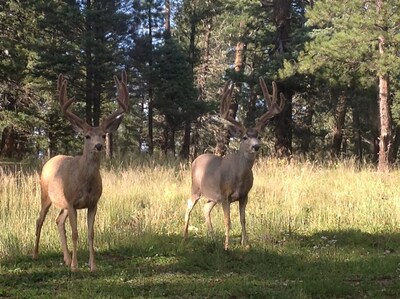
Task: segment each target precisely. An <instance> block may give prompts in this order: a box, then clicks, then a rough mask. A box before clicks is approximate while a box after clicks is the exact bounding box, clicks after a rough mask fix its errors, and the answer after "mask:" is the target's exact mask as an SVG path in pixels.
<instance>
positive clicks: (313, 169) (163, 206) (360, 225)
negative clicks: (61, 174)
mask: <svg viewBox="0 0 400 299" xmlns="http://www.w3.org/2000/svg"><path fill="white" fill-rule="evenodd" d="M254 176H255V181H254V187H253V189H252V190H251V192H250V194H249V203H248V207H247V213H246V214H247V226H248V231H249V236H250V242H251V243H253V245H258V246H269V244H271V243H272V242H273V241H274V239H276V238H279V236H281V235H284V234H287V233H298V234H306V235H307V234H313V233H315V232H320V231H340V230H348V229H356V230H361V231H364V232H368V233H374V232H397V233H398V232H399V225H398V224H399V223H400V190H399V188H398V186H399V185H400V173H399V171H397V170H396V171H393V172H391V173H388V174H381V173H377V172H376V171H375V170H373V169H371V168H368V167H363V168H361V169H360V168H359V167H358V166H357V165H356V164H355V163H353V162H351V161H347V162H344V163H339V164H331V165H316V164H312V163H295V162H293V163H291V164H287V163H284V162H282V161H279V160H271V159H262V160H259V161H258V162H257V163H256V165H255V167H254ZM102 177H103V195H102V197H101V199H100V203H99V209H98V214H97V218H96V222H95V246H96V248H97V250H109V249H112V248H115V247H118V246H129V244H131V243H132V242H133V241H132V240H133V238H135V237H137V236H140V235H142V234H145V233H148V232H151V233H156V234H174V235H175V234H181V233H182V228H183V217H184V213H185V208H186V200H187V198H188V197H189V195H190V194H189V193H190V167H189V166H187V165H184V164H176V165H164V166H163V165H159V164H155V163H153V164H152V163H148V164H146V165H132V166H131V167H112V168H110V169H108V170H106V169H104V170H102ZM39 209H40V189H39V176H38V174H25V175H24V174H17V175H3V176H2V177H1V180H0V260H1V259H3V258H6V257H13V256H19V255H27V254H30V253H31V251H32V248H33V242H34V235H35V223H36V218H37V215H38V212H39ZM57 213H58V211H57V209H55V208H54V207H53V208H52V209H51V210H50V212H49V214H48V216H47V218H46V221H45V224H44V225H43V229H42V237H41V247H40V250H41V252H59V251H60V245H59V237H58V232H57V228H56V225H55V223H54V219H55V217H56V216H57ZM78 217H79V218H78V224H79V232H80V239H79V240H80V245H79V246H80V248H81V249H83V250H86V249H87V241H86V219H85V212H84V211H80V212H79V213H78ZM212 217H213V223H214V228H215V230H216V232H217V233H218V234H222V233H223V221H222V212H221V209H220V207H219V206H217V207H216V208H215V210H214V211H213V213H212ZM232 231H233V232H232V235H233V238H234V244H235V238H236V237H237V238H236V239H237V243H238V240H239V235H240V225H239V220H238V208H237V204H235V205H234V207H233V208H232ZM67 232H68V236H69V235H70V229H69V227H67ZM190 235H191V236H194V235H197V236H206V229H205V226H204V220H203V216H202V208H201V207H200V205H199V207H196V208H195V209H194V211H193V215H192V218H191V227H190ZM221 242H222V239H221Z"/></svg>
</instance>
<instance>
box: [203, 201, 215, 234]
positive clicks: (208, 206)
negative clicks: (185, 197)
mask: <svg viewBox="0 0 400 299" xmlns="http://www.w3.org/2000/svg"><path fill="white" fill-rule="evenodd" d="M216 204H217V203H216V202H214V201H209V202H207V203H206V204H205V205H204V209H203V212H204V218H205V221H206V224H207V231H208V233H209V234H213V232H214V230H213V226H212V223H211V211H212V209H213V208H214V207H215V205H216Z"/></svg>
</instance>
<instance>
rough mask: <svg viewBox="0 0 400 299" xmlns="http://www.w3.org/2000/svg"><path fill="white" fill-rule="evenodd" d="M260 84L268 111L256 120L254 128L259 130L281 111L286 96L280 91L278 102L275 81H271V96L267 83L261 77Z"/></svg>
mask: <svg viewBox="0 0 400 299" xmlns="http://www.w3.org/2000/svg"><path fill="white" fill-rule="evenodd" d="M260 86H261V89H262V91H263V95H264V99H265V104H266V106H267V108H268V111H267V112H266V113H264V114H263V115H262V116H261V117H260V118H258V119H257V121H256V128H257V129H258V130H259V131H260V130H262V128H263V127H264V126H265V125H266V124H267V122H268V121H269V120H270V119H271V118H273V117H274V116H275V115H277V114H279V113H281V112H282V110H283V107H284V106H285V102H286V97H285V95H284V94H283V93H280V103H278V97H277V93H278V88H277V85H276V83H275V81H273V82H272V96H271V94H270V93H269V92H268V88H267V85H266V84H265V81H264V79H263V78H261V77H260Z"/></svg>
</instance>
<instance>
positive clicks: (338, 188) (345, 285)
mask: <svg viewBox="0 0 400 299" xmlns="http://www.w3.org/2000/svg"><path fill="white" fill-rule="evenodd" d="M0 175H1V174H0ZM254 176H255V182H254V186H253V189H252V190H251V192H250V194H249V203H248V206H247V210H246V215H247V229H248V234H249V240H250V243H251V248H247V249H246V248H242V247H241V246H240V223H239V216H238V205H237V204H233V206H232V215H231V220H232V231H231V249H230V250H229V251H228V252H225V251H224V250H223V231H224V228H223V221H222V210H221V208H220V207H219V206H216V208H215V209H214V211H213V213H212V219H213V224H214V229H215V232H216V234H215V236H207V232H206V227H205V224H204V220H203V211H202V203H204V202H200V204H199V205H198V206H197V207H195V209H194V211H193V213H192V217H191V223H190V224H191V227H190V233H189V239H188V240H187V241H186V242H184V241H183V239H182V229H183V218H184V214H185V209H186V200H187V198H188V197H189V195H190V167H189V166H188V165H186V164H173V165H161V164H159V163H153V162H148V163H142V164H141V165H134V164H132V165H130V166H125V165H121V166H113V167H111V166H110V167H103V168H102V177H103V195H102V197H101V199H100V202H99V209H98V214H97V218H96V222H95V248H96V262H97V268H98V271H97V272H95V273H91V272H90V271H89V269H88V265H87V261H88V256H89V254H88V248H87V240H86V232H87V229H86V220H85V217H86V213H85V211H80V212H78V224H79V233H80V235H79V250H78V262H79V270H78V272H76V273H72V272H70V270H69V268H68V267H66V266H64V265H63V264H62V252H61V247H60V242H59V236H58V231H57V227H56V225H55V221H54V220H55V218H56V216H57V214H58V210H57V209H55V208H54V207H53V208H51V210H50V212H49V214H48V216H47V218H46V221H45V223H44V225H43V229H42V237H41V243H40V253H39V259H38V260H35V261H33V260H32V259H31V252H32V250H33V245H34V236H35V223H36V218H37V216H38V212H39V209H40V189H39V183H38V181H39V176H38V174H37V173H33V174H21V173H16V174H14V175H5V174H3V175H1V177H0V297H1V298H3V297H4V298H232V299H233V298H400V188H399V186H400V171H399V170H394V171H392V172H390V173H387V174H381V173H377V172H376V171H375V170H374V169H372V168H368V167H361V168H359V167H357V166H356V165H355V163H352V162H351V161H350V162H343V163H340V164H330V165H324V166H322V165H315V164H311V163H296V162H292V163H291V164H287V163H283V162H281V161H279V160H267V159H264V160H259V161H258V162H257V164H256V165H255V167H254ZM67 236H68V237H70V228H69V225H67Z"/></svg>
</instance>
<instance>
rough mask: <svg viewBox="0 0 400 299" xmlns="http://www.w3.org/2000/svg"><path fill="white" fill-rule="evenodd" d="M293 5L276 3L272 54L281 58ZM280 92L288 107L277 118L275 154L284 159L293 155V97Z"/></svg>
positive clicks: (288, 0)
mask: <svg viewBox="0 0 400 299" xmlns="http://www.w3.org/2000/svg"><path fill="white" fill-rule="evenodd" d="M291 5H292V0H278V1H274V20H275V26H276V39H275V47H274V49H273V51H272V54H275V55H277V56H279V57H281V56H282V55H283V54H284V53H286V52H287V51H288V49H287V43H288V41H289V33H290V11H291ZM281 88H282V87H281ZM279 91H280V92H283V93H284V94H285V95H286V105H285V108H284V110H283V112H282V113H281V114H279V115H277V116H276V118H275V120H276V121H275V136H276V142H275V152H276V155H277V156H278V157H281V158H283V157H289V156H290V155H291V154H292V134H293V132H292V95H291V92H290V91H288V90H282V89H280V90H279Z"/></svg>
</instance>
